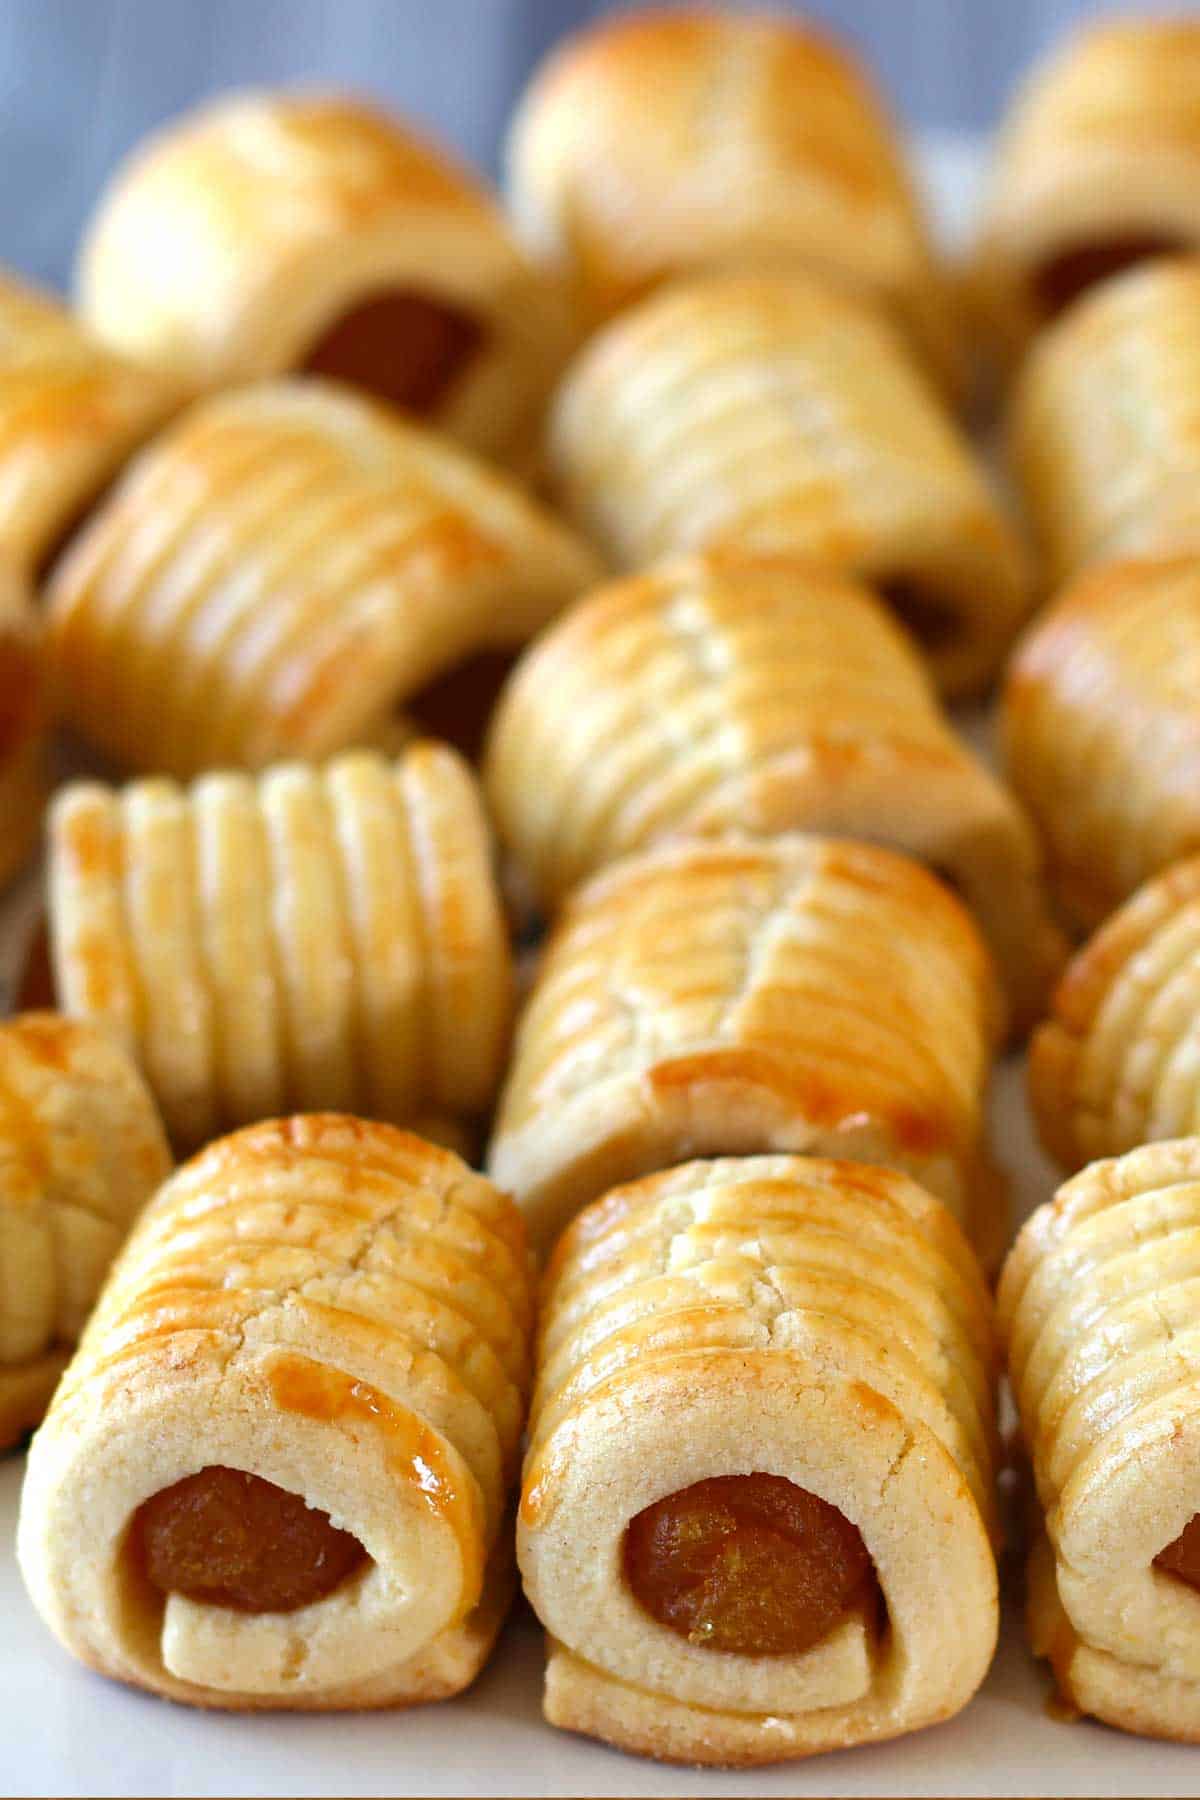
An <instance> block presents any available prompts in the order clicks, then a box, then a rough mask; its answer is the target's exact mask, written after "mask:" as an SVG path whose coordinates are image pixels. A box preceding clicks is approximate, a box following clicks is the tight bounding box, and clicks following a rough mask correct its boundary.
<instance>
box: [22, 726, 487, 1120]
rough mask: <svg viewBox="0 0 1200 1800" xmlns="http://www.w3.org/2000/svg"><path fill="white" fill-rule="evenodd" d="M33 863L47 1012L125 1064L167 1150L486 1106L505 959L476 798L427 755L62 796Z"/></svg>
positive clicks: (92, 788) (419, 751) (345, 760)
mask: <svg viewBox="0 0 1200 1800" xmlns="http://www.w3.org/2000/svg"><path fill="white" fill-rule="evenodd" d="M49 854H50V872H49V886H50V924H51V940H52V960H53V966H54V974H55V982H56V987H57V991H58V994H59V998H60V1000H61V1002H62V1004H63V1006H64V1007H65V1009H66V1010H67V1011H68V1012H70V1013H72V1014H74V1015H77V1016H80V1017H83V1018H87V1019H90V1020H92V1021H94V1022H96V1023H99V1024H103V1025H104V1026H105V1028H106V1029H108V1030H109V1031H111V1032H113V1033H114V1034H115V1035H116V1036H117V1037H118V1038H119V1039H120V1040H121V1041H122V1042H124V1043H125V1044H126V1045H127V1047H128V1048H129V1049H130V1050H131V1052H132V1053H133V1054H134V1055H135V1057H136V1058H137V1060H138V1061H139V1063H140V1064H141V1066H142V1068H143V1069H144V1070H145V1072H146V1075H147V1078H148V1080H149V1082H150V1085H151V1087H152V1088H153V1089H154V1091H155V1093H156V1094H157V1096H158V1098H159V1101H160V1103H161V1105H162V1108H163V1112H164V1116H165V1117H166V1119H167V1122H168V1124H169V1126H170V1128H171V1132H172V1135H173V1137H175V1139H176V1140H177V1141H178V1142H179V1143H180V1144H182V1145H185V1146H195V1145H197V1144H199V1143H202V1142H203V1141H205V1140H206V1139H208V1138H210V1137H213V1136H214V1135H216V1134H217V1133H218V1132H219V1131H220V1130H222V1129H227V1128H228V1127H230V1126H231V1125H236V1124H242V1123H248V1122H250V1121H252V1120H254V1119H260V1118H264V1117H268V1116H270V1115H271V1114H273V1113H277V1112H280V1111H282V1110H286V1109H287V1108H289V1107H303V1108H309V1109H314V1108H316V1109H323V1108H343V1109H345V1110H359V1111H363V1112H367V1113H370V1114H373V1115H375V1116H380V1117H383V1118H387V1119H391V1120H395V1121H399V1122H414V1121H417V1120H422V1119H424V1118H426V1117H428V1116H442V1115H447V1114H448V1115H449V1116H450V1117H451V1118H452V1119H453V1118H455V1117H460V1118H461V1117H466V1118H469V1117H471V1116H472V1115H474V1114H476V1113H481V1112H483V1111H484V1110H485V1109H486V1107H487V1106H488V1104H489V1102H490V1100H491V1097H492V1094H493V1092H494V1090H495V1087H496V1084H497V1083H498V1081H499V1078H500V1074H501V1069H502V1065H503V1060H504V1056H505V1051H506V1047H507V1041H508V1028H509V1020H510V1013H511V1007H512V964H511V955H510V951H509V945H508V938H507V933H506V928H505V923H504V918H503V915H502V912H501V907H500V900H499V895H498V893H497V890H496V886H495V882H494V879H493V876H492V870H491V848H490V842H489V838H488V832H487V825H486V821H485V819H484V815H483V809H482V805H481V802H480V799H479V795H478V791H477V788H476V786H475V783H474V781H473V779H472V776H471V774H470V771H469V770H468V769H467V767H466V766H465V764H464V763H463V762H462V760H461V759H460V758H459V757H457V756H456V755H455V754H454V752H453V751H451V750H449V749H447V748H446V747H445V746H443V745H438V744H432V743H427V744H417V745H415V746H413V747H412V748H411V749H409V750H408V751H407V752H406V753H405V754H404V755H403V756H402V757H401V758H400V760H399V761H397V762H392V761H389V760H388V759H386V758H384V757H382V756H378V755H375V754H374V753H373V752H369V751H361V752H353V753H349V754H347V755H346V756H344V757H339V758H336V759H335V760H334V761H333V762H331V763H329V764H327V765H325V766H323V767H320V768H317V767H311V766H308V765H301V764H297V763H293V764H283V765H279V766H278V767H276V768H274V769H272V770H270V771H268V772H267V773H266V774H264V775H262V776H260V777H258V778H257V779H252V778H251V777H249V776H246V775H238V774H220V775H209V776H205V777H204V778H203V779H201V780H200V781H199V782H197V783H196V784H195V785H194V786H193V787H191V788H186V789H185V788H180V787H179V786H177V785H176V784H175V783H173V782H171V781H167V780H165V779H159V780H154V781H143V782H134V783H132V784H131V785H129V786H128V787H125V788H118V789H113V788H107V787H103V786H101V785H100V784H99V783H95V782H83V783H75V784H72V785H70V786H68V787H67V788H65V789H64V790H62V791H61V792H60V794H59V795H58V797H57V799H56V800H55V803H54V809H53V814H52V819H51V826H50V853H49Z"/></svg>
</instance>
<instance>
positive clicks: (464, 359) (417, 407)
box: [304, 289, 483, 413]
mask: <svg viewBox="0 0 1200 1800" xmlns="http://www.w3.org/2000/svg"><path fill="white" fill-rule="evenodd" d="M482 341H483V330H482V327H481V326H480V324H479V322H478V320H476V319H473V318H472V317H471V315H470V314H469V313H465V312H460V311H459V310H458V309H457V308H456V307H453V306H448V305H446V304H445V303H444V302H443V301H440V300H434V299H432V298H430V296H428V295H427V294H414V293H407V292H405V291H403V290H401V289H387V290H385V291H383V292H380V293H375V294H368V295H367V296H366V297H365V298H364V299H362V300H360V301H359V303H358V305H357V306H352V307H350V308H349V309H348V310H347V311H346V312H344V313H342V314H341V316H340V317H339V318H337V319H335V320H334V322H333V324H332V325H331V326H330V327H329V329H328V331H326V332H325V333H324V334H323V335H322V336H321V337H320V338H318V340H317V342H316V344H315V345H314V346H313V348H312V349H311V350H310V351H309V353H308V355H307V357H306V358H305V361H304V368H305V370H306V371H307V372H308V373H309V374H310V375H328V376H330V377H332V378H333V379H334V380H335V381H344V382H347V383H349V385H350V386H351V387H356V388H362V389H363V390H364V391H365V392H366V393H368V394H374V395H375V396H376V397H377V398H378V399H380V400H387V401H389V402H390V403H391V404H392V405H393V406H399V407H403V408H404V410H405V411H406V412H414V413H429V412H432V411H433V409H434V408H435V407H436V406H437V404H438V402H439V401H440V400H441V399H442V398H443V397H444V395H445V394H446V392H447V390H448V389H449V387H450V385H451V383H452V382H453V381H454V380H455V379H456V378H457V377H458V376H459V375H460V374H461V373H462V371H463V369H464V368H465V367H466V365H467V363H468V361H469V360H470V358H471V357H472V356H473V355H474V354H475V352H476V351H477V350H478V348H479V346H480V344H481V343H482Z"/></svg>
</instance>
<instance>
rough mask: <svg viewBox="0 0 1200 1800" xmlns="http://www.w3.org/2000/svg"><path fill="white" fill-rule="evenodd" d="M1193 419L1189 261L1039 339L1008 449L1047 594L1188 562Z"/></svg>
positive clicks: (1193, 301) (1169, 265)
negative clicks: (1115, 569)
mask: <svg viewBox="0 0 1200 1800" xmlns="http://www.w3.org/2000/svg"><path fill="white" fill-rule="evenodd" d="M1198 410H1200V257H1193V258H1171V259H1168V260H1165V261H1158V262H1153V263H1149V264H1147V265H1146V267H1145V268H1140V269H1133V270H1131V271H1130V272H1129V273H1128V274H1125V275H1121V276H1118V277H1117V278H1116V279H1115V280H1113V281H1109V282H1106V283H1105V284H1104V285H1103V287H1100V288H1098V289H1097V290H1096V292H1095V293H1094V294H1089V295H1088V296H1087V297H1086V298H1085V299H1083V300H1081V301H1080V303H1079V305H1078V306H1075V307H1072V309H1071V311H1070V312H1068V313H1067V314H1066V315H1065V316H1064V317H1063V318H1062V319H1061V320H1060V321H1059V323H1058V324H1057V325H1054V326H1051V327H1050V329H1049V330H1047V331H1046V332H1044V333H1043V334H1042V336H1041V337H1040V338H1039V339H1038V342H1037V344H1036V345H1035V346H1034V348H1033V350H1032V351H1031V352H1030V354H1029V356H1028V357H1027V358H1026V361H1025V364H1024V367H1023V369H1022V372H1021V378H1020V380H1019V382H1018V383H1017V387H1016V391H1015V394H1014V397H1013V404H1012V410H1011V416H1010V419H1009V422H1008V434H1007V435H1008V446H1009V456H1010V461H1011V463H1012V465H1013V468H1014V471H1015V473H1016V476H1017V478H1018V481H1019V483H1020V485H1021V488H1022V489H1023V492H1024V497H1025V502H1026V506H1027V508H1028V511H1029V515H1030V518H1031V519H1032V521H1033V525H1034V528H1035V531H1036V534H1037V537H1038V540H1039V544H1040V548H1041V551H1042V555H1043V559H1044V563H1045V568H1046V574H1047V577H1048V579H1049V581H1050V582H1051V583H1052V584H1057V583H1059V582H1063V581H1066V580H1068V579H1069V578H1070V577H1071V576H1073V575H1075V574H1077V573H1078V572H1079V570H1081V569H1082V568H1084V567H1086V566H1087V565H1088V564H1092V563H1095V564H1100V563H1107V562H1113V561H1115V560H1116V559H1117V558H1118V557H1129V556H1171V555H1174V554H1175V553H1177V552H1186V553H1188V554H1189V555H1193V554H1196V553H1198V552H1200V434H1198V433H1197V431H1196V415H1197V411H1198Z"/></svg>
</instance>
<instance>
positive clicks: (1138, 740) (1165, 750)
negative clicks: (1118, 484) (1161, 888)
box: [1003, 471, 1200, 927]
mask: <svg viewBox="0 0 1200 1800" xmlns="http://www.w3.org/2000/svg"><path fill="white" fill-rule="evenodd" d="M1198 477H1200V471H1198ZM1198 517H1200V515H1198ZM1003 739H1004V754H1005V760H1006V763H1007V768H1008V774H1009V778H1010V780H1011V781H1012V784H1013V786H1014V788H1015V789H1016V791H1017V793H1018V795H1019V796H1020V797H1021V799H1022V800H1023V801H1024V803H1025V806H1026V808H1027V810H1028V812H1029V813H1030V815H1031V817H1032V818H1033V821H1034V823H1035V825H1036V826H1037V828H1038V830H1039V832H1040V833H1041V836H1042V838H1043V841H1044V843H1045V846H1046V855H1047V863H1048V865H1049V877H1050V882H1051V885H1052V887H1053V888H1054V890H1055V892H1056V894H1057V896H1058V899H1059V902H1060V905H1061V908H1062V910H1063V912H1064V913H1065V914H1066V915H1067V916H1068V917H1069V918H1070V919H1072V920H1073V921H1074V922H1075V923H1076V924H1079V925H1082V926H1084V927H1090V926H1094V925H1098V924H1099V923H1100V921H1101V920H1102V919H1104V918H1106V917H1107V916H1108V914H1109V913H1110V912H1111V911H1112V910H1113V908H1114V907H1116V906H1118V905H1120V903H1121V902H1122V901H1123V900H1124V899H1126V898H1127V896H1128V895H1130V894H1131V893H1132V892H1133V890H1134V889H1135V888H1136V887H1137V886H1138V885H1139V883H1140V882H1142V881H1144V880H1146V879H1147V877H1149V876H1151V875H1154V874H1156V873H1157V872H1158V871H1159V870H1161V869H1163V868H1165V867H1166V865H1167V864H1169V863H1170V862H1172V861H1174V860H1175V859H1176V858H1177V857H1180V856H1184V855H1186V854H1187V853H1188V852H1189V851H1192V850H1196V849H1200V780H1198V775H1200V558H1193V557H1191V556H1182V557H1176V558H1172V559H1165V560H1163V561H1161V562H1148V561H1147V562H1129V563H1114V564H1112V565H1110V566H1107V567H1105V568H1103V569H1098V570H1095V571H1093V572H1091V573H1089V574H1087V575H1084V576H1083V577H1081V578H1080V579H1079V580H1078V581H1076V582H1074V583H1073V584H1072V585H1071V587H1070V588H1069V589H1068V590H1067V592H1066V593H1065V594H1064V595H1063V596H1062V597H1061V599H1059V600H1058V601H1057V602H1056V603H1055V604H1054V605H1053V606H1052V607H1051V608H1050V610H1049V611H1048V612H1047V613H1046V614H1045V615H1044V616H1043V617H1042V618H1041V619H1039V620H1038V621H1037V623H1036V624H1035V625H1034V626H1033V627H1032V629H1031V630H1030V631H1029V633H1028V634H1027V636H1026V637H1025V639H1024V641H1023V642H1022V644H1021V645H1020V647H1019V648H1018V650H1017V653H1016V655H1015V657H1014V658H1013V661H1012V663H1011V665H1010V669H1009V675H1008V682H1007V688H1006V692H1005V696H1004V708H1003Z"/></svg>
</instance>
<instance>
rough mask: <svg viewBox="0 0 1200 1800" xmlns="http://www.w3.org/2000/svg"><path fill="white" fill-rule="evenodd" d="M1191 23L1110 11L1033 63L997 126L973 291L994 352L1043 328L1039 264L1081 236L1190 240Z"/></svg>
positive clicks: (1199, 243)
mask: <svg viewBox="0 0 1200 1800" xmlns="http://www.w3.org/2000/svg"><path fill="white" fill-rule="evenodd" d="M1198 90H1200V22H1197V20H1196V19H1195V18H1187V17H1185V16H1182V15H1180V16H1177V17H1174V18H1161V19H1155V18H1138V19H1133V18H1129V19H1106V20H1103V21H1101V22H1099V23H1095V24H1091V25H1089V26H1087V27H1086V28H1085V29H1084V30H1082V31H1078V32H1076V33H1075V34H1074V35H1072V36H1071V37H1070V38H1069V39H1068V40H1067V41H1066V42H1065V43H1064V44H1063V45H1062V46H1061V47H1060V48H1059V49H1058V50H1057V51H1056V52H1055V54H1054V55H1053V56H1051V57H1048V58H1047V59H1046V60H1045V62H1043V63H1041V64H1039V65H1038V66H1037V67H1036V68H1035V69H1034V71H1033V74H1032V76H1031V77H1030V78H1029V80H1028V81H1027V82H1026V83H1025V85H1024V86H1023V88H1022V89H1021V91H1020V92H1019V94H1018V96H1017V99H1016V102H1015V104H1014V106H1013V108H1012V110H1011V111H1010V113H1009V116H1008V118H1007V120H1006V122H1005V125H1004V128H1003V130H1002V133H1001V136H1000V141H999V149H998V152H997V157H996V163H995V167H994V169H993V171H992V177H991V181H990V184H989V190H988V200H987V207H986V211H985V214H984V219H983V224H982V228H981V231H980V239H979V243H978V246H977V249H976V253H975V258H974V270H973V274H972V287H973V288H974V289H975V290H976V291H977V292H978V294H979V296H980V299H981V301H982V303H983V306H984V307H985V309H986V313H987V317H988V322H989V324H990V325H991V327H992V329H993V331H994V332H995V334H996V338H997V340H998V345H999V347H1000V349H1001V351H1002V353H1003V354H1005V355H1006V356H1008V357H1010V358H1011V357H1012V356H1013V355H1014V354H1015V353H1017V352H1018V351H1020V350H1021V349H1022V348H1023V347H1024V345H1025V344H1026V343H1027V342H1028V340H1029V339H1030V338H1031V337H1032V336H1033V335H1034V333H1035V332H1036V331H1037V330H1038V328H1039V326H1040V325H1041V323H1042V319H1043V309H1042V307H1041V306H1040V305H1039V302H1038V297H1037V294H1036V290H1035V286H1034V281H1035V278H1036V275H1037V271H1038V269H1039V267H1041V266H1044V265H1045V264H1046V263H1047V262H1049V261H1052V260H1053V259H1054V258H1055V257H1056V256H1059V255H1061V254H1063V253H1064V252H1069V251H1072V250H1075V249H1077V248H1080V247H1082V246H1086V245H1089V244H1097V243H1100V244H1102V243H1105V242H1112V241H1113V240H1120V239H1129V238H1131V237H1132V238H1137V239H1145V238H1147V237H1161V238H1164V239H1170V240H1175V241H1178V243H1179V244H1180V245H1181V247H1183V246H1187V245H1195V246H1196V247H1197V248H1200V124H1198V123H1197V116H1196V101H1195V96H1196V93H1197V91H1198Z"/></svg>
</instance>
